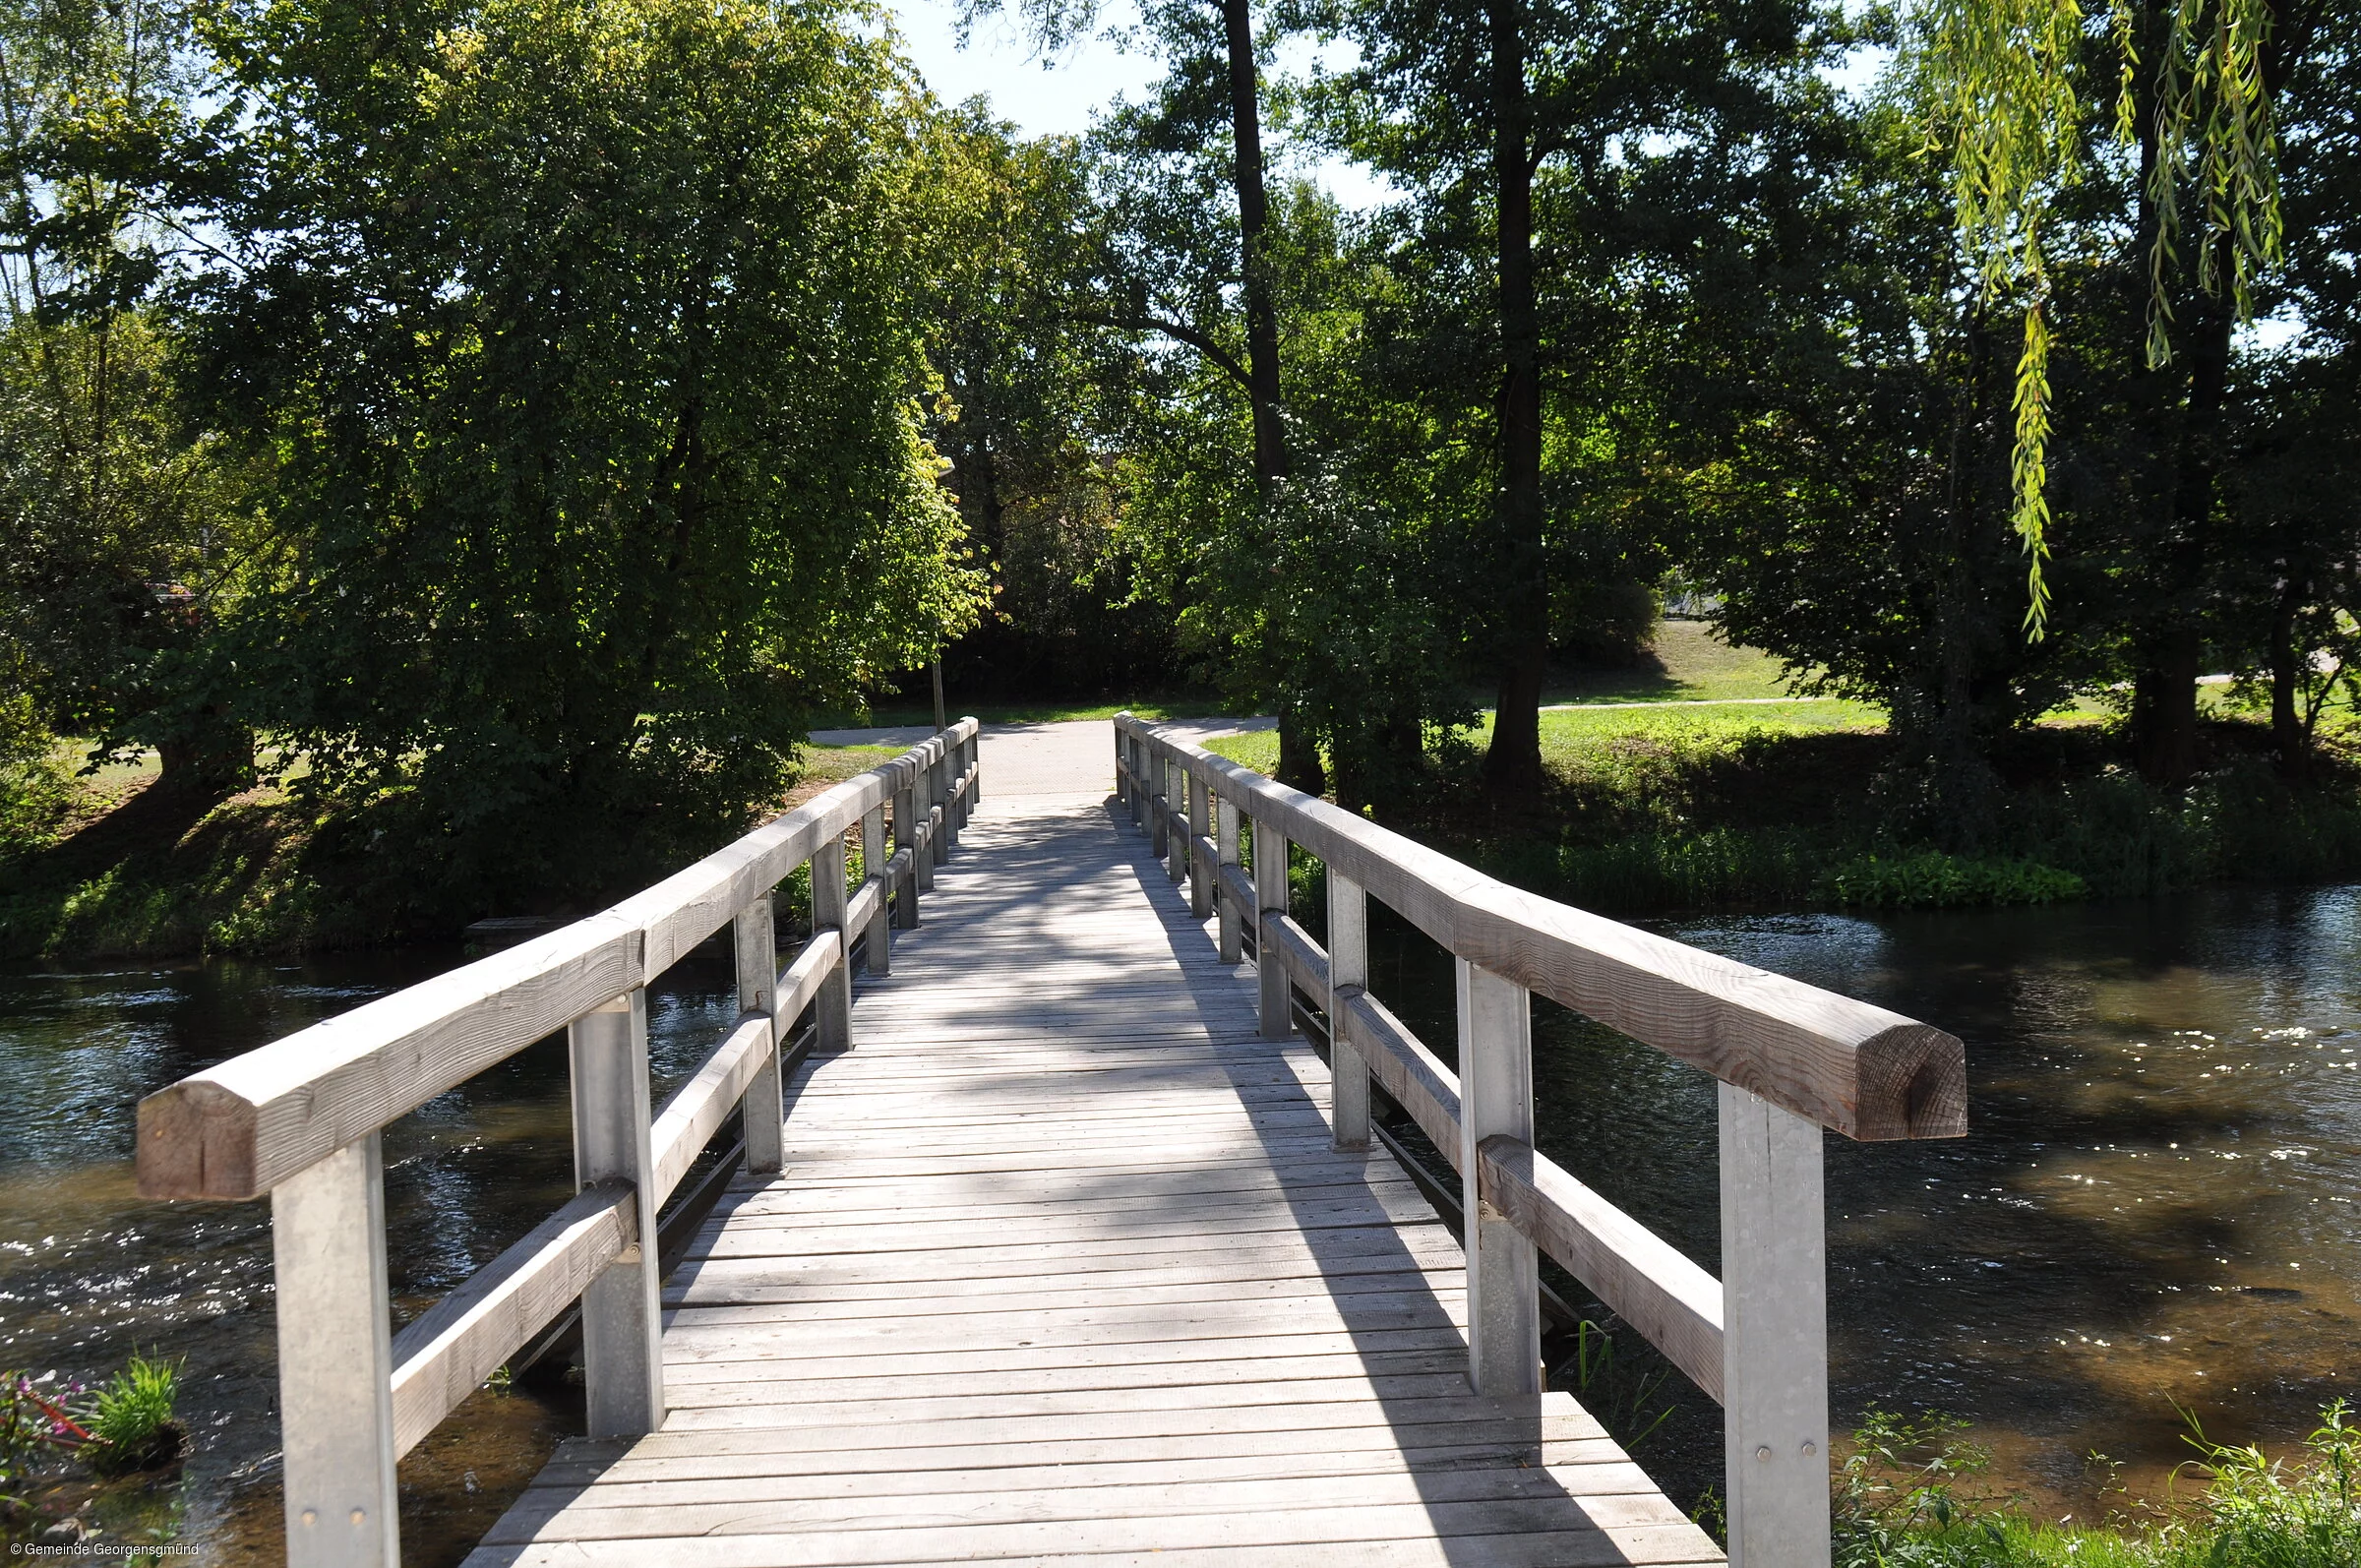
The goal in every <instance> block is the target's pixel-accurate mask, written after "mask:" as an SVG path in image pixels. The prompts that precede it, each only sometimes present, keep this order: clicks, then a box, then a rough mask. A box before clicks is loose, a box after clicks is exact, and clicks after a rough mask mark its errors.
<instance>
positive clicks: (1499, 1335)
mask: <svg viewBox="0 0 2361 1568" xmlns="http://www.w3.org/2000/svg"><path fill="white" fill-rule="evenodd" d="M1456 967H1457V969H1458V971H1459V1107H1460V1115H1459V1169H1460V1172H1461V1193H1462V1199H1461V1201H1462V1203H1463V1205H1464V1207H1465V1210H1466V1214H1467V1227H1468V1230H1467V1257H1468V1381H1469V1382H1470V1383H1471V1384H1472V1385H1474V1387H1475V1389H1476V1392H1477V1393H1479V1394H1482V1395H1484V1396H1486V1397H1487V1398H1492V1399H1513V1398H1520V1397H1523V1396H1526V1395H1539V1394H1540V1393H1541V1391H1542V1319H1541V1259H1540V1256H1539V1255H1538V1254H1537V1253H1536V1251H1535V1249H1534V1244H1533V1242H1531V1241H1530V1240H1528V1239H1526V1237H1525V1236H1524V1235H1523V1234H1522V1233H1521V1232H1519V1231H1518V1230H1517V1228H1516V1226H1515V1225H1513V1224H1511V1223H1510V1221H1509V1220H1508V1218H1507V1217H1506V1216H1504V1215H1502V1214H1501V1213H1500V1212H1499V1211H1498V1210H1497V1209H1494V1208H1493V1207H1492V1206H1491V1205H1490V1204H1489V1203H1486V1202H1484V1201H1483V1194H1482V1192H1481V1191H1480V1190H1479V1188H1478V1185H1477V1172H1478V1169H1479V1163H1478V1161H1477V1158H1476V1146H1477V1145H1478V1144H1480V1143H1482V1142H1483V1140H1484V1139H1486V1138H1489V1137H1494V1136H1497V1135H1501V1134H1505V1135H1507V1136H1508V1137H1511V1138H1515V1139H1517V1140H1518V1141H1520V1142H1522V1143H1528V1144H1530V1143H1531V1142H1532V1141H1533V1006H1532V998H1531V997H1530V996H1529V995H1527V994H1526V991H1525V988H1524V987H1522V986H1520V985H1518V984H1517V983H1516V982H1515V981H1513V980H1508V979H1505V978H1504V977H1502V976H1499V975H1495V974H1493V973H1492V972H1491V971H1490V970H1487V969H1483V968H1481V967H1480V966H1478V965H1476V964H1472V963H1470V962H1469V961H1468V960H1467V959H1465V958H1462V959H1459V960H1457V963H1456Z"/></svg>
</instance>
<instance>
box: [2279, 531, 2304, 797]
mask: <svg viewBox="0 0 2361 1568" xmlns="http://www.w3.org/2000/svg"><path fill="white" fill-rule="evenodd" d="M2304 586H2305V585H2304V584H2303V583H2302V582H2301V581H2299V580H2298V579H2297V578H2296V577H2295V576H2294V575H2293V574H2292V573H2291V574H2289V575H2288V576H2287V577H2286V578H2285V579H2283V580H2282V581H2281V582H2280V583H2279V597H2278V602H2277V603H2276V604H2275V605H2273V606H2272V607H2271V617H2270V741H2271V746H2272V748H2273V749H2274V750H2275V751H2276V752H2277V753H2278V758H2279V775H2280V776H2281V777H2282V778H2287V779H2299V778H2302V777H2303V776H2304V774H2305V773H2306V772H2307V771H2308V770H2309V769H2308V764H2309V763H2310V761H2311V759H2312V744H2311V743H2312V738H2311V736H2310V735H2309V734H2308V733H2307V732H2306V730H2305V727H2304V723H2303V720H2302V719H2301V718H2299V717H2298V716H2297V714H2296V686H2297V683H2298V680H2299V674H2300V672H2299V669H2298V665H2297V658H2296V651H2297V650H2296V646H2295V613H2296V611H2297V610H2298V609H2300V608H2302V605H2303V602H2304V593H2303V589H2304Z"/></svg>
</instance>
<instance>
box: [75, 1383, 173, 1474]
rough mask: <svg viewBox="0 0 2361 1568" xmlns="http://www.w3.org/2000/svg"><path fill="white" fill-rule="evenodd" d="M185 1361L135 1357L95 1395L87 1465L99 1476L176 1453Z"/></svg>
mask: <svg viewBox="0 0 2361 1568" xmlns="http://www.w3.org/2000/svg"><path fill="white" fill-rule="evenodd" d="M179 1393H180V1364H179V1363H178V1362H177V1361H157V1360H150V1359H149V1358H148V1357H145V1356H134V1357H132V1358H131V1359H130V1361H128V1362H127V1363H125V1365H124V1367H123V1369H122V1370H121V1371H119V1372H117V1373H116V1374H115V1375H114V1376H113V1377H112V1378H111V1379H109V1380H108V1381H107V1382H106V1383H105V1384H104V1385H103V1386H102V1387H100V1388H98V1389H96V1390H94V1391H93V1392H92V1393H91V1399H90V1405H89V1408H88V1415H87V1417H86V1418H85V1420H84V1425H85V1426H86V1427H87V1428H88V1429H89V1431H90V1440H89V1441H88V1442H87V1443H85V1444H84V1445H83V1447H82V1450H81V1457H82V1459H83V1461H84V1463H86V1464H88V1465H89V1466H90V1467H91V1469H92V1470H94V1471H97V1472H98V1473H99V1474H100V1475H119V1474H121V1473H123V1472H125V1471H132V1470H144V1469H147V1468H149V1467H150V1466H152V1465H156V1464H160V1463H162V1462H163V1461H165V1460H168V1459H172V1458H174V1457H176V1456H177V1455H178V1454H179V1452H180V1443H181V1435H180V1429H179V1427H178V1425H177V1424H176V1423H175V1422H174V1420H173V1418H172V1407H173V1402H174V1400H176V1399H177V1398H178V1397H179Z"/></svg>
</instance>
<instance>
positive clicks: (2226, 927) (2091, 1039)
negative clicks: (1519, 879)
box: [1371, 887, 2361, 1511]
mask: <svg viewBox="0 0 2361 1568" xmlns="http://www.w3.org/2000/svg"><path fill="white" fill-rule="evenodd" d="M1380 924H1392V923H1380ZM1664 929H1665V931H1666V933H1667V934H1668V935H1674V936H1677V937H1679V938H1680V939H1682V940H1684V941H1688V942H1691V943H1694V944H1695V945H1697V946H1700V947H1704V948H1707V949H1710V950H1712V951H1715V952H1720V953H1725V954H1726V955H1728V956H1730V957H1732V958H1736V959H1739V960H1741V961H1743V962H1746V963H1750V964H1755V965H1759V966H1760V967H1762V968H1764V969H1770V970H1776V971H1778V972H1781V973H1783V974H1787V975H1792V976H1794V977H1796V978H1797V979H1800V980H1805V981H1809V982H1811V983H1812V984H1814V985H1819V986H1824V987H1826V988H1828V989H1829V990H1832V991H1837V992H1842V993H1845V994H1846V995H1853V996H1859V997H1862V998H1864V999H1867V1000H1870V1001H1875V1002H1878V1003H1880V1004H1882V1005H1884V1006H1887V1007H1891V1008H1893V1009H1894V1010H1896V1011H1898V1012H1902V1013H1906V1014H1908V1015H1910V1016H1912V1017H1916V1018H1922V1019H1925V1020H1927V1021H1928V1022H1931V1023H1935V1024H1938V1025H1941V1026H1942V1027H1944V1028H1946V1029H1949V1030H1951V1031H1953V1032H1954V1033H1956V1034H1959V1035H1960V1036H1962V1037H1963V1038H1964V1039H1965V1040H1966V1041H1967V1059H1968V1086H1969V1115H1970V1128H1971V1130H1970V1133H1969V1135H1968V1136H1967V1138H1965V1139H1961V1140H1957V1141H1949V1142H1941V1143H1914V1144H1854V1143H1850V1142H1848V1141H1846V1140H1845V1139H1842V1138H1836V1137H1831V1138H1830V1139H1829V1140H1828V1146H1827V1147H1828V1223H1829V1316H1830V1327H1831V1335H1832V1345H1831V1352H1832V1363H1833V1364H1832V1378H1833V1390H1832V1393H1833V1399H1834V1406H1835V1408H1834V1411H1833V1413H1832V1414H1833V1415H1834V1417H1835V1419H1836V1420H1837V1421H1838V1422H1839V1423H1841V1424H1842V1423H1849V1422H1851V1421H1853V1420H1855V1419H1857V1418H1858V1417H1859V1416H1860V1414H1861V1413H1862V1412H1863V1411H1864V1410H1865V1409H1867V1408H1869V1407H1871V1406H1879V1407H1883V1408H1886V1409H1889V1410H1902V1411H1906V1412H1915V1411H1917V1410H1921V1409H1939V1410H1944V1411H1948V1412H1951V1413H1954V1414H1957V1415H1960V1416H1964V1417H1969V1418H1971V1419H1972V1420H1974V1421H1975V1422H1976V1425H1977V1430H1976V1432H1975V1434H1974V1435H1975V1437H1976V1438H1977V1439H1978V1440H1980V1441H1982V1442H1985V1443H1987V1444H1988V1445H1990V1446H1991V1447H1992V1448H1993V1449H1994V1450H1995V1458H1996V1461H1997V1469H1998V1471H1999V1472H2000V1474H2001V1478H2003V1479H2004V1480H2005V1481H2007V1482H2008V1483H2009V1484H2010V1485H2012V1486H2016V1487H2021V1488H2023V1489H2024V1490H2026V1491H2027V1492H2028V1494H2029V1495H2031V1496H2032V1497H2033V1498H2034V1499H2036V1500H2037V1501H2041V1502H2043V1503H2046V1504H2048V1505H2049V1506H2051V1507H2052V1508H2053V1510H2055V1511H2067V1510H2069V1509H2075V1508H2080V1507H2083V1506H2085V1505H2087V1503H2088V1501H2089V1478H2088V1474H2087V1466H2086V1456H2087V1455H2088V1454H2089V1453H2090V1452H2091V1451H2092V1450H2097V1451H2100V1452H2103V1453H2105V1454H2107V1455H2109V1456H2111V1457H2112V1458H2113V1459H2115V1460H2118V1461H2121V1462H2123V1465H2124V1471H2123V1478H2124V1479H2125V1480H2126V1481H2128V1482H2130V1483H2131V1484H2132V1485H2133V1486H2134V1487H2135V1489H2137V1490H2140V1491H2143V1492H2149V1493H2161V1492H2162V1491H2164V1490H2165V1488H2166V1487H2167V1486H2168V1485H2169V1484H2170V1481H2171V1471H2172V1467H2174V1466H2175V1465H2177V1464H2178V1463H2179V1462H2180V1461H2182V1460H2184V1459H2186V1458H2189V1457H2190V1456H2191V1451H2190V1450H2189V1449H2188V1448H2187V1447H2186V1446H2184V1445H2183V1444H2182V1443H2181V1441H2180V1434H2181V1432H2182V1430H2183V1429H2184V1428H2183V1426H2182V1424H2181V1418H2180V1417H2179V1416H2178V1415H2177V1414H2176V1412H2175V1410H2174V1402H2176V1401H2177V1402H2178V1403H2179V1404H2180V1405H2181V1406H2182V1407H2184V1408H2186V1409H2189V1410H2192V1411H2194V1412H2196V1413H2197V1414H2198V1415H2199V1416H2200V1417H2201V1418H2203V1420H2204V1421H2205V1423H2206V1428H2207V1430H2208V1432H2209V1433H2210V1434H2211V1435H2214V1436H2216V1437H2221V1438H2228V1439H2235V1440H2241V1441H2243V1440H2246V1439H2247V1438H2250V1437H2254V1438H2261V1439H2263V1440H2265V1441H2266V1442H2267V1444H2270V1443H2286V1442H2289V1441H2290V1440H2292V1439H2294V1438H2296V1437H2300V1436H2301V1435H2302V1434H2303V1433H2304V1432H2306V1431H2309V1430H2310V1429H2311V1427H2312V1425H2313V1424H2314V1419H2315V1417H2316V1416H2317V1413H2318V1411H2319V1408H2320V1406H2321V1405H2322V1404H2324V1403H2326V1402H2327V1401H2328V1400H2330V1399H2332V1398H2335V1397H2337V1396H2339V1395H2348V1396H2349V1395H2352V1394H2354V1393H2355V1392H2356V1391H2357V1388H2356V1385H2357V1384H2361V1379H2357V1378H2356V1377H2355V1373H2356V1371H2357V1370H2361V1300H2357V1299H2356V1294H2355V1283H2354V1282H2355V1281H2356V1279H2361V1217H2357V1216H2356V1213H2355V1195H2356V1193H2361V963H2357V960H2361V888H2354V887H2330V888H2271V889H2242V888H2227V889H2213V890H2209V891H2206V892H2203V893H2199V894H2192V895H2188V896H2184V897H2177V898H2170V899H2153V900H2140V901H2125V902H2120V903H2096V904H2082V905H2070V906H2064V907H2058V908H2048V909H2031V910H2025V909H2018V910H1984V911H1970V912H1950V913H1927V914H1909V915H1894V916H1887V917H1883V918H1879V919H1865V918H1854V917H1849V916H1844V915H1805V916H1776V917H1750V918H1743V919H1720V920H1710V921H1690V922H1682V923H1674V924H1669V925H1666V926H1665V928H1664ZM1371 940H1372V955H1371V956H1372V964H1373V970H1374V973H1375V982H1374V984H1373V986H1372V990H1375V991H1376V992H1378V993H1379V994H1380V995H1385V996H1386V997H1387V999H1388V1000H1389V1001H1395V1000H1397V999H1399V1000H1400V1001H1401V1002H1402V1006H1401V1008H1400V1009H1399V1010H1401V1011H1403V1012H1404V1015H1405V1016H1406V1017H1407V1018H1410V1019H1411V1021H1412V1022H1413V1024H1414V1026H1415V1027H1416V1028H1417V1029H1418V1030H1419V1031H1420V1032H1421V1034H1422V1035H1423V1036H1424V1037H1425V1038H1427V1039H1429V1040H1431V1041H1438V1042H1447V1041H1448V1038H1449V1030H1450V1028H1451V1022H1450V1019H1451V992H1450V985H1451V981H1450V971H1449V967H1448V965H1447V963H1444V962H1441V961H1439V958H1438V955H1436V954H1434V953H1433V952H1432V951H1431V950H1430V949H1424V948H1423V947H1422V944H1421V942H1420V941H1419V940H1418V939H1416V938H1408V937H1405V936H1404V935H1402V933H1401V931H1400V929H1399V928H1398V927H1396V929H1395V930H1394V931H1393V932H1392V933H1391V934H1390V942H1389V941H1386V940H1381V938H1380V935H1379V929H1378V926H1377V925H1373V926H1372V937H1371ZM1535 1090H1536V1096H1537V1108H1536V1113H1537V1117H1538V1122H1539V1137H1540V1141H1541V1143H1542V1146H1543V1147H1544V1150H1545V1151H1546V1152H1547V1153H1549V1154H1550V1155H1551V1157H1552V1158H1554V1159H1556V1160H1558V1161H1559V1162H1561V1163H1562V1164H1564V1165H1565V1166H1566V1167H1567V1168H1568V1169H1569V1170H1571V1171H1572V1172H1573V1173H1574V1174H1575V1175H1577V1176H1581V1177H1582V1178H1583V1179H1584V1180H1586V1181H1588V1182H1590V1183H1591V1184H1592V1185H1594V1186H1596V1187H1598V1188H1599V1189H1600V1190H1601V1191H1603V1192H1604V1193H1605V1194H1606V1195H1607V1196H1608V1197H1609V1198H1611V1199H1612V1200H1613V1201H1615V1202H1616V1203H1618V1204H1620V1205H1622V1206H1623V1207H1624V1208H1625V1209H1627V1210H1628V1211H1629V1212H1631V1213H1632V1214H1633V1215H1634V1216H1635V1217H1637V1218H1638V1219H1640V1220H1642V1221H1643V1222H1645V1223H1646V1224H1648V1225H1649V1226H1651V1227H1652V1228H1653V1229H1655V1230H1657V1231H1658V1232H1659V1233H1660V1234H1662V1235H1664V1236H1665V1237H1666V1238H1667V1239H1669V1240H1671V1241H1673V1242H1674V1243H1676V1244H1677V1245H1679V1246H1680V1247H1681V1248H1682V1249H1683V1250H1684V1251H1687V1252H1688V1253H1689V1254H1690V1255H1691V1256H1693V1257H1695V1258H1697V1259H1698V1260H1699V1261H1700V1262H1701V1263H1703V1264H1704V1265H1705V1266H1707V1267H1708V1268H1718V1266H1719V1264H1718V1257H1719V1250H1720V1244H1719V1236H1718V1231H1719V1225H1720V1221H1719V1212H1720V1211H1719V1205H1718V1197H1717V1193H1716V1188H1715V1174H1714V1173H1715V1158H1716V1138H1715V1122H1714V1118H1715V1105H1714V1096H1713V1092H1712V1085H1711V1081H1710V1080H1709V1079H1707V1078H1706V1077H1705V1075H1703V1074H1702V1073H1699V1072H1696V1071H1694V1070H1692V1069H1690V1068H1688V1067H1686V1066H1683V1065H1682V1064H1680V1063H1678V1062H1675V1061H1672V1060H1670V1059H1669V1058H1667V1057H1665V1056H1664V1055H1660V1054H1658V1053H1656V1052H1652V1051H1648V1050H1645V1049H1642V1048H1639V1047H1636V1046H1634V1045H1632V1044H1631V1043H1630V1042H1628V1041H1626V1040H1623V1039H1622V1038H1621V1037H1619V1036H1616V1035H1614V1034H1612V1033H1611V1032H1610V1031H1607V1030H1604V1029H1602V1028H1600V1027H1598V1026H1596V1025H1593V1024H1591V1023H1589V1022H1588V1021H1586V1020H1584V1019H1581V1018H1578V1017H1576V1016H1574V1015H1572V1014H1570V1013H1566V1012H1564V1011H1562V1010H1559V1009H1556V1008H1553V1007H1550V1006H1548V1005H1547V1004H1537V1006H1536V1018H1535ZM2183 1484H2184V1489H2186V1482H2184V1483H2183Z"/></svg>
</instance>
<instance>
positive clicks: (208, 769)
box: [155, 712, 254, 801]
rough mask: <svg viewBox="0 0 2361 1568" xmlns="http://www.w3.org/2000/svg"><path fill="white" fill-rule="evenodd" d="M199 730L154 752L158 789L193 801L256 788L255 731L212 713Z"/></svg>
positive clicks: (157, 748) (161, 744)
mask: <svg viewBox="0 0 2361 1568" xmlns="http://www.w3.org/2000/svg"><path fill="white" fill-rule="evenodd" d="M198 723H199V728H197V729H195V730H193V731H191V732H190V733H189V734H186V735H180V736H174V737H173V738H172V739H170V740H167V741H163V742H161V743H159V744H158V745H157V747H156V749H155V752H156V760H157V763H158V771H157V776H156V781H155V787H156V788H157V789H159V790H168V791H170V792H171V793H173V794H175V795H180V796H185V797H187V798H189V799H191V800H208V801H216V800H221V799H224V798H226V797H228V796H231V795H235V794H237V793H238V792H239V791H240V790H246V789H251V788H253V787H254V732H253V731H252V730H250V729H248V728H246V727H245V726H244V725H242V724H232V723H230V722H228V721H227V720H225V719H221V718H218V717H216V716H214V715H212V713H210V712H209V713H208V714H206V715H204V716H202V717H201V718H200V719H199V721H198Z"/></svg>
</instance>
